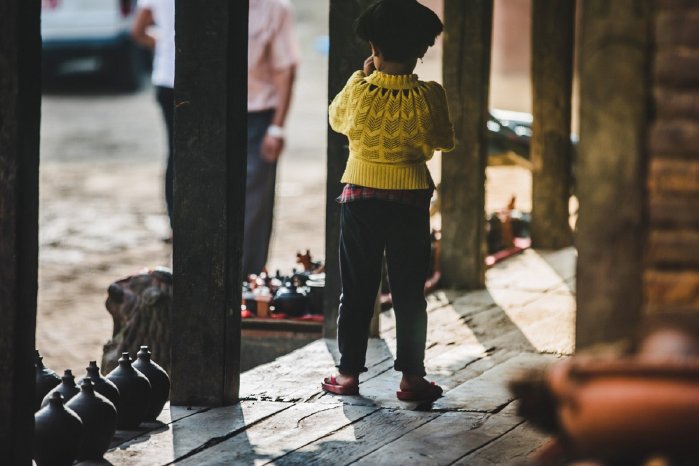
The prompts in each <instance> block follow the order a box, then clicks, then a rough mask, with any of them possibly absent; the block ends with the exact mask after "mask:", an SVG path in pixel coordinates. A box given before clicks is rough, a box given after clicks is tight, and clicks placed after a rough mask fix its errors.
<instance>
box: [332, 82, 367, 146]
mask: <svg viewBox="0 0 699 466" xmlns="http://www.w3.org/2000/svg"><path fill="white" fill-rule="evenodd" d="M365 77H366V76H365V75H364V72H363V71H361V70H358V71H355V72H354V73H352V76H350V78H349V80H347V84H345V87H343V88H342V90H341V91H340V92H339V93H338V94H337V95H336V96H335V98H334V99H333V101H332V102H331V103H330V108H329V109H328V118H329V120H330V127H331V128H332V129H333V130H335V131H337V132H338V133H340V134H344V135H347V133H349V129H350V125H351V123H352V122H351V120H350V108H349V102H350V99H351V97H352V93H353V92H354V91H355V90H356V88H357V86H358V85H359V84H360V83H362V82H363V79H364V78H365Z"/></svg>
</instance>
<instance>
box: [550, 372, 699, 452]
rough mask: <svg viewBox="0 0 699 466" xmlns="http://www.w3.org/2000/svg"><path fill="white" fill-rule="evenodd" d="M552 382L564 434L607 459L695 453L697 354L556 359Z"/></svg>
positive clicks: (698, 392) (698, 428)
mask: <svg viewBox="0 0 699 466" xmlns="http://www.w3.org/2000/svg"><path fill="white" fill-rule="evenodd" d="M550 385H551V388H552V390H553V392H554V393H555V395H556V397H557V399H558V400H559V409H558V417H559V422H560V426H561V429H562V431H563V433H564V436H565V438H566V439H567V440H568V441H569V442H570V444H571V445H572V446H573V448H574V449H575V450H576V451H578V452H580V453H591V452H594V453H595V456H596V457H600V458H606V459H614V460H618V459H621V460H623V459H627V458H629V455H633V458H643V457H645V456H648V455H651V454H659V453H661V454H667V455H669V456H676V457H694V456H693V455H698V454H699V444H698V443H697V442H696V432H697V431H699V360H697V359H695V360H693V361H692V360H685V361H679V362H678V361H662V362H659V361H639V360H634V359H630V358H629V359H627V360H624V359H619V360H615V361H609V362H604V361H603V362H600V361H576V362H574V363H572V362H569V361H568V362H565V363H562V364H558V365H555V366H554V367H553V368H552V369H551V371H550Z"/></svg>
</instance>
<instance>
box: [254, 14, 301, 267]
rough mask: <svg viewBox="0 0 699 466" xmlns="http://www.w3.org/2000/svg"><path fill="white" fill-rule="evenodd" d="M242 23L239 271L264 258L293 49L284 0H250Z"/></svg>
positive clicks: (295, 51)
mask: <svg viewBox="0 0 699 466" xmlns="http://www.w3.org/2000/svg"><path fill="white" fill-rule="evenodd" d="M249 5H250V20H249V24H248V170H247V184H246V193H245V196H246V201H245V236H244V238H245V239H244V243H243V274H244V275H243V276H247V275H249V274H252V273H256V274H259V273H260V272H261V271H262V270H263V269H264V267H265V264H266V262H267V254H268V251H269V241H270V237H271V235H272V219H273V215H274V197H275V183H276V177H277V160H278V159H279V156H280V155H281V153H282V150H283V149H284V122H285V120H286V115H287V113H288V111H289V104H290V102H291V91H292V88H293V84H294V76H295V72H296V66H297V65H298V61H299V52H298V48H297V44H296V38H295V37H294V31H293V17H292V10H291V4H290V3H289V0H250V3H249Z"/></svg>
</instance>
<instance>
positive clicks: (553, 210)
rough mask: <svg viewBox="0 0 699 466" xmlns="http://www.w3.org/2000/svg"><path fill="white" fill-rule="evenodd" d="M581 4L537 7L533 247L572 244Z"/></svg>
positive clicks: (553, 0) (539, 3) (542, 2)
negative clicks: (574, 114)
mask: <svg viewBox="0 0 699 466" xmlns="http://www.w3.org/2000/svg"><path fill="white" fill-rule="evenodd" d="M574 29H575V0H534V2H533V4H532V96H533V103H532V110H533V111H532V113H533V117H534V122H533V128H532V129H533V136H532V145H531V160H532V226H531V227H532V232H531V235H532V244H533V246H534V247H536V248H544V249H558V248H562V247H565V246H569V245H570V244H571V242H572V232H571V229H570V223H569V216H570V215H569V212H568V202H569V198H570V194H571V150H572V145H571V142H570V118H571V93H572V86H573V37H574V33H573V32H574Z"/></svg>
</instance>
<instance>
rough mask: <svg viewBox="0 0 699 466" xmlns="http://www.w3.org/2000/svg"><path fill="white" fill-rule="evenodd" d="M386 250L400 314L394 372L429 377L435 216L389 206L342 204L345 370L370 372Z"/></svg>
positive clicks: (339, 335)
mask: <svg viewBox="0 0 699 466" xmlns="http://www.w3.org/2000/svg"><path fill="white" fill-rule="evenodd" d="M384 250H385V251H386V263H387V266H388V277H389V283H390V286H391V294H392V298H393V308H394V310H395V313H396V340H397V354H396V360H395V363H394V368H395V369H396V370H397V371H402V372H405V373H408V374H414V375H419V376H424V375H425V366H424V359H425V339H426V336H427V304H426V302H425V295H424V286H425V280H426V279H427V274H428V271H429V262H430V225H429V212H428V210H427V209H420V208H418V207H414V206H411V205H406V204H400V203H397V202H391V201H383V200H374V199H369V200H366V199H365V200H359V201H354V202H347V203H344V204H341V210H340V272H341V275H342V295H341V296H340V310H339V317H338V324H337V340H338V345H339V349H340V353H341V359H340V364H339V366H338V368H339V370H340V371H341V372H343V373H345V374H359V373H360V372H364V371H365V370H366V368H365V367H364V365H365V360H366V350H367V342H368V338H369V325H370V323H371V317H372V314H373V312H374V301H375V299H376V295H377V293H378V290H379V285H380V282H381V268H382V260H383V254H384Z"/></svg>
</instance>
